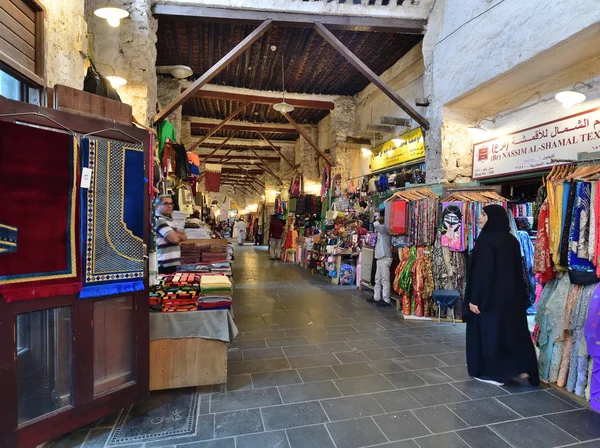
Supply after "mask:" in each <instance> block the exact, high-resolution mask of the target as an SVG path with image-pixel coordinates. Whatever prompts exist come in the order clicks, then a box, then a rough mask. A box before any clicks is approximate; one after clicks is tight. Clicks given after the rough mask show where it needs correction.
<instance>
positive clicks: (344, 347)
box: [319, 342, 352, 353]
mask: <svg viewBox="0 0 600 448" xmlns="http://www.w3.org/2000/svg"><path fill="white" fill-rule="evenodd" d="M319 348H320V349H321V351H322V352H323V353H339V352H350V351H352V348H350V346H349V345H348V344H346V343H345V342H330V343H328V344H320V345H319Z"/></svg>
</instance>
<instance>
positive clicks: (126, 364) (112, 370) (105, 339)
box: [94, 297, 135, 395]
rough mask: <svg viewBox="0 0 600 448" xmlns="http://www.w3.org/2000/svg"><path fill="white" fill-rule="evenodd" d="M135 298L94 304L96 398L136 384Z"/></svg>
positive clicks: (102, 301) (109, 300)
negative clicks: (134, 365)
mask: <svg viewBox="0 0 600 448" xmlns="http://www.w3.org/2000/svg"><path fill="white" fill-rule="evenodd" d="M134 353H135V351H134V342H133V298H132V297H117V298H114V299H108V300H100V301H97V302H95V303H94V395H100V394H104V393H106V392H108V391H110V390H111V389H114V388H116V387H119V386H122V385H123V384H126V383H128V382H130V381H132V380H133V361H134Z"/></svg>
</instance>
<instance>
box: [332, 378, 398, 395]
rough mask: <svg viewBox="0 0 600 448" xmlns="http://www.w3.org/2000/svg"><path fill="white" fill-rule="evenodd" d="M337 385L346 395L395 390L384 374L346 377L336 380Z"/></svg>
mask: <svg viewBox="0 0 600 448" xmlns="http://www.w3.org/2000/svg"><path fill="white" fill-rule="evenodd" d="M335 385H336V386H337V387H338V389H339V390H340V391H341V392H342V394H343V395H344V396H348V395H359V394H372V393H374V392H382V391H384V390H393V389H394V386H393V384H392V383H390V382H389V381H388V380H387V379H385V377H384V376H383V375H373V376H363V377H358V378H344V379H342V380H337V381H335Z"/></svg>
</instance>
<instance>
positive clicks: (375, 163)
mask: <svg viewBox="0 0 600 448" xmlns="http://www.w3.org/2000/svg"><path fill="white" fill-rule="evenodd" d="M423 157H425V140H424V138H423V130H422V129H421V128H416V129H413V130H412V131H410V132H407V133H406V134H402V135H401V136H399V137H398V138H395V139H393V140H390V141H388V142H385V143H383V144H381V145H379V146H376V147H375V148H373V157H372V158H371V171H378V170H383V169H385V168H390V167H392V166H395V165H399V164H401V163H406V162H410V161H412V160H417V159H421V158H423Z"/></svg>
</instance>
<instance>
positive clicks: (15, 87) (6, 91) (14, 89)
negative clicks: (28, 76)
mask: <svg viewBox="0 0 600 448" xmlns="http://www.w3.org/2000/svg"><path fill="white" fill-rule="evenodd" d="M0 95H2V96H4V97H6V98H8V99H11V100H15V101H22V100H23V94H22V90H21V82H20V81H19V80H18V79H17V78H14V77H12V76H10V75H9V74H8V73H6V72H3V71H2V70H0Z"/></svg>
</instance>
